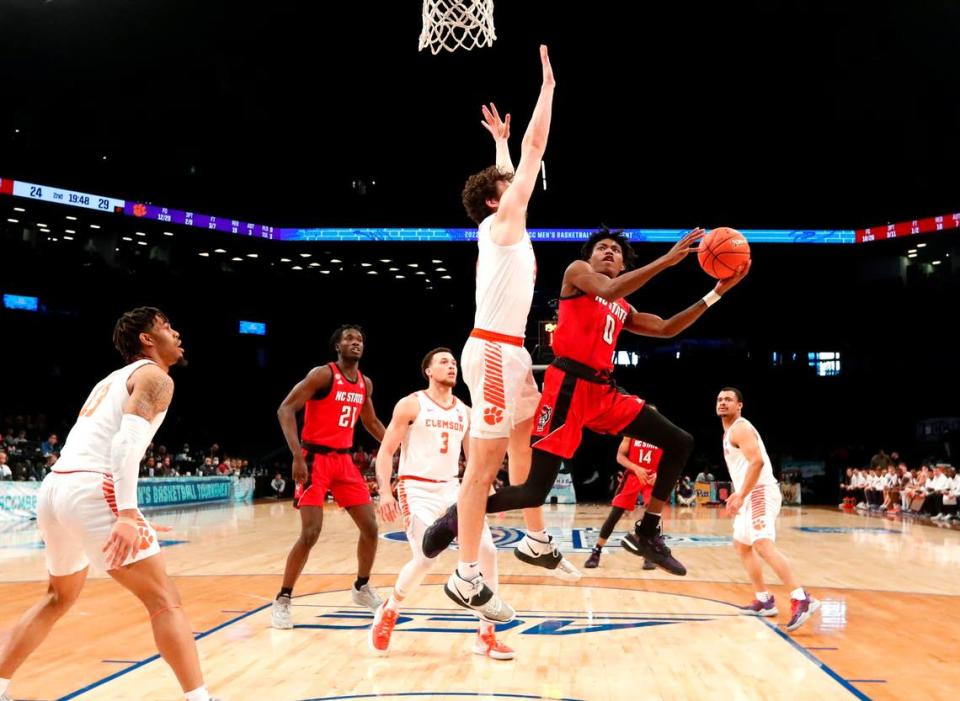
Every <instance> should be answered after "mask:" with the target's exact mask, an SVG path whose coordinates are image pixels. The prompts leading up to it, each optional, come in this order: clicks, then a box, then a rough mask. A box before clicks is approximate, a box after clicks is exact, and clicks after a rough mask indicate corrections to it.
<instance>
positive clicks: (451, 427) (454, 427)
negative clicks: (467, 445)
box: [424, 419, 463, 433]
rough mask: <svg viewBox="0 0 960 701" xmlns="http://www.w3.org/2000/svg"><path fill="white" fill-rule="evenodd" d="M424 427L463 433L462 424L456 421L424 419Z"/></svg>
mask: <svg viewBox="0 0 960 701" xmlns="http://www.w3.org/2000/svg"><path fill="white" fill-rule="evenodd" d="M424 425H425V426H426V427H427V428H442V429H446V430H447V431H460V432H461V433H462V432H463V424H462V423H460V422H457V421H445V420H443V419H424Z"/></svg>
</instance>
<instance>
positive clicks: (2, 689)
mask: <svg viewBox="0 0 960 701" xmlns="http://www.w3.org/2000/svg"><path fill="white" fill-rule="evenodd" d="M8 686H10V680H9V679H0V696H3V695H4V694H5V693H7V687H8Z"/></svg>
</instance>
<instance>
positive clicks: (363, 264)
mask: <svg viewBox="0 0 960 701" xmlns="http://www.w3.org/2000/svg"><path fill="white" fill-rule="evenodd" d="M372 265H373V263H361V264H360V267H361V268H369V267H370V266H372Z"/></svg>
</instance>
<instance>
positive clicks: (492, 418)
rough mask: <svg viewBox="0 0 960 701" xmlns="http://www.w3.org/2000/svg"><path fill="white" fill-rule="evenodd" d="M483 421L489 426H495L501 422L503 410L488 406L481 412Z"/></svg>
mask: <svg viewBox="0 0 960 701" xmlns="http://www.w3.org/2000/svg"><path fill="white" fill-rule="evenodd" d="M483 420H484V421H486V422H487V423H488V424H490V425H491V426H496V425H497V424H498V423H500V422H501V421H503V409H501V408H500V407H495V406H488V407H487V408H486V409H484V410H483Z"/></svg>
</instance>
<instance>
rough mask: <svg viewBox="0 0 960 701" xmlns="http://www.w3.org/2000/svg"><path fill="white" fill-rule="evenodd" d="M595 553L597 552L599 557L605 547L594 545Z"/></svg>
mask: <svg viewBox="0 0 960 701" xmlns="http://www.w3.org/2000/svg"><path fill="white" fill-rule="evenodd" d="M593 552H595V553H597V554H598V555H599V554H600V553H602V552H603V546H602V545H594V546H593Z"/></svg>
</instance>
